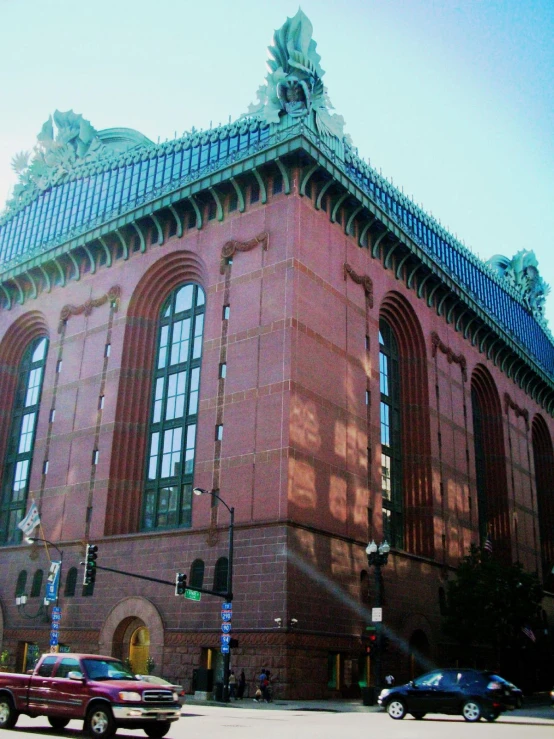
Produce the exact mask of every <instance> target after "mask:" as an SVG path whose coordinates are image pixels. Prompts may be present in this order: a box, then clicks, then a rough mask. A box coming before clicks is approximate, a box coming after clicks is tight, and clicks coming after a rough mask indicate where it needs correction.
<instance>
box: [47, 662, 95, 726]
mask: <svg viewBox="0 0 554 739" xmlns="http://www.w3.org/2000/svg"><path fill="white" fill-rule="evenodd" d="M70 672H80V673H81V675H83V668H82V667H81V663H80V662H79V660H78V659H75V657H62V659H61V661H60V662H59V663H58V666H57V667H56V671H55V673H54V677H53V678H52V700H51V702H50V710H51V712H52V715H57V716H67V718H83V715H84V708H83V706H84V705H85V703H86V695H85V694H86V687H85V683H84V681H81V680H71V679H70V678H69V677H68V675H69V673H70Z"/></svg>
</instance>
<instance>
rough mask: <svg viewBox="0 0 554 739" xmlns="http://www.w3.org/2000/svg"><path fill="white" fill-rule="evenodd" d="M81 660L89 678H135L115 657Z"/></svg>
mask: <svg viewBox="0 0 554 739" xmlns="http://www.w3.org/2000/svg"><path fill="white" fill-rule="evenodd" d="M82 662H83V667H84V668H85V672H86V674H87V676H88V678H89V679H90V680H136V678H135V676H134V675H133V673H132V672H131V671H130V670H129V669H128V668H127V667H125V665H124V664H123V662H120V661H119V660H117V659H84V660H82Z"/></svg>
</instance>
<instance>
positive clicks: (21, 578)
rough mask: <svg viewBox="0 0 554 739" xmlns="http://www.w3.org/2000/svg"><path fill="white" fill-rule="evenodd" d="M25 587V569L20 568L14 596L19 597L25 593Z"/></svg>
mask: <svg viewBox="0 0 554 739" xmlns="http://www.w3.org/2000/svg"><path fill="white" fill-rule="evenodd" d="M26 587H27V570H21V572H20V573H19V575H18V576H17V582H16V584H15V597H16V598H19V597H20V596H22V595H25V588H26Z"/></svg>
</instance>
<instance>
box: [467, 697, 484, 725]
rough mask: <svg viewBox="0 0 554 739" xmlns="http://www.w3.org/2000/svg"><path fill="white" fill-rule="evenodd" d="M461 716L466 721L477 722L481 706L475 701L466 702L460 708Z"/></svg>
mask: <svg viewBox="0 0 554 739" xmlns="http://www.w3.org/2000/svg"><path fill="white" fill-rule="evenodd" d="M462 716H463V717H464V718H465V720H466V721H471V722H473V721H479V719H480V718H481V706H480V705H479V704H478V703H476V702H475V701H466V702H465V703H464V705H463V706H462Z"/></svg>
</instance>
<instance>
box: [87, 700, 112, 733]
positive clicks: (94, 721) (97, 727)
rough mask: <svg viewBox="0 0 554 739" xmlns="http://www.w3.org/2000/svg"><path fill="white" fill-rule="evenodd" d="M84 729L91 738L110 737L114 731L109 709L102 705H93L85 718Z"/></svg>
mask: <svg viewBox="0 0 554 739" xmlns="http://www.w3.org/2000/svg"><path fill="white" fill-rule="evenodd" d="M85 731H86V732H87V734H88V735H89V736H90V737H92V739H110V737H112V736H113V735H114V734H115V731H116V726H115V721H114V720H113V715H112V712H111V710H110V709H109V708H107V707H104V706H93V708H91V709H90V710H89V712H88V713H87V717H86V719H85Z"/></svg>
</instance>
